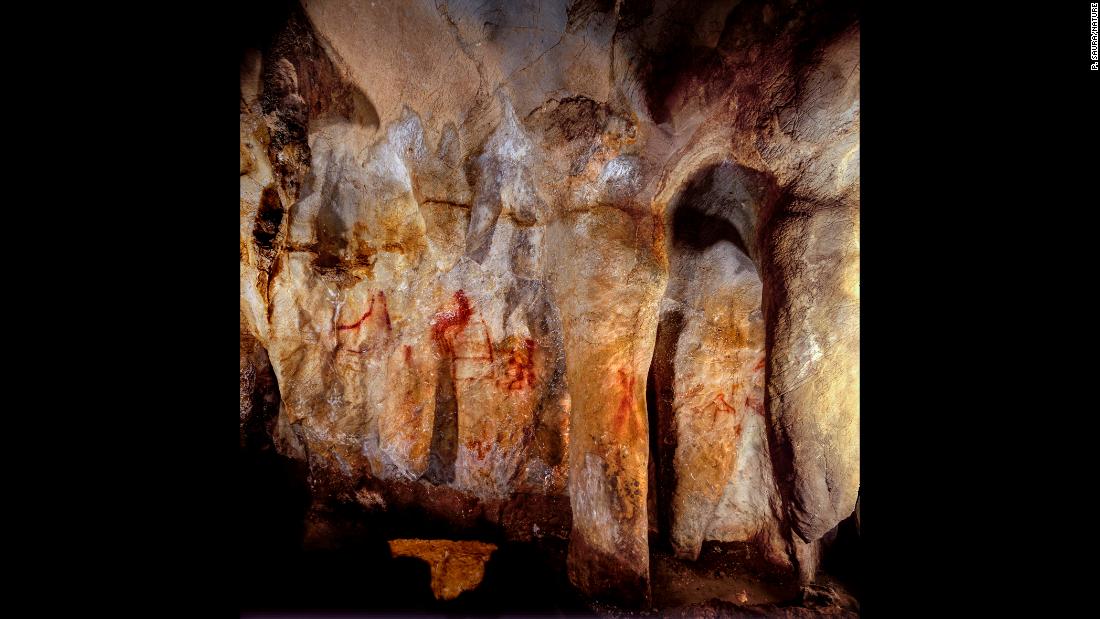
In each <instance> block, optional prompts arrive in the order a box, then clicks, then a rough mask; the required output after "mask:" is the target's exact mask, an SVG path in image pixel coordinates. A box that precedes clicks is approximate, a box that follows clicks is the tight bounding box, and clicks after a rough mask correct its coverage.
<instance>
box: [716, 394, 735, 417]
mask: <svg viewBox="0 0 1100 619" xmlns="http://www.w3.org/2000/svg"><path fill="white" fill-rule="evenodd" d="M720 412H722V413H732V412H734V410H733V407H732V406H730V405H729V404H727V403H726V396H725V395H723V394H721V393H719V394H718V395H717V396H715V397H714V414H713V415H712V419H711V422H712V423H713V422H715V421H718V413H720Z"/></svg>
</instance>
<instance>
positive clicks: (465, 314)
mask: <svg viewBox="0 0 1100 619" xmlns="http://www.w3.org/2000/svg"><path fill="white" fill-rule="evenodd" d="M454 298H455V304H456V305H457V307H456V308H454V309H447V310H443V311H442V312H439V313H438V314H436V315H435V317H434V318H432V338H433V339H435V341H436V342H437V343H438V344H439V347H440V348H441V349H443V350H444V351H446V352H447V353H448V354H454V346H453V345H452V343H451V338H450V337H448V335H450V336H451V337H453V336H454V333H455V332H456V331H461V330H462V329H465V328H466V325H467V324H469V322H470V316H473V314H474V311H473V310H472V309H470V299H468V298H467V297H466V293H465V292H464V291H462V290H459V291H458V292H456V293H455V297H454Z"/></svg>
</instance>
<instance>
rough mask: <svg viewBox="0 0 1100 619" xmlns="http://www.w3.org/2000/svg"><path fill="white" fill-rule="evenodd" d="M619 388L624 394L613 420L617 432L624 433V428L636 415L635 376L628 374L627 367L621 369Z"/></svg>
mask: <svg viewBox="0 0 1100 619" xmlns="http://www.w3.org/2000/svg"><path fill="white" fill-rule="evenodd" d="M619 389H620V390H621V391H622V395H621V396H620V397H619V407H618V408H617V409H616V410H615V416H614V418H613V420H612V421H613V424H614V425H613V427H614V430H615V433H616V434H622V432H623V428H624V427H626V424H627V422H628V421H630V419H631V418H632V417H633V415H634V376H633V375H630V374H627V372H626V370H625V369H620V370H619Z"/></svg>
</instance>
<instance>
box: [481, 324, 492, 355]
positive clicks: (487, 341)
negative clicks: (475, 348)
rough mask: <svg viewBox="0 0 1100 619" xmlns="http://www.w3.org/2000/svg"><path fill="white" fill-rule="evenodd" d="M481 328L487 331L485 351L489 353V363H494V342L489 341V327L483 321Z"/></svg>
mask: <svg viewBox="0 0 1100 619" xmlns="http://www.w3.org/2000/svg"><path fill="white" fill-rule="evenodd" d="M481 326H482V328H484V329H485V350H487V351H489V363H493V341H492V340H491V339H489V325H487V324H485V320H484V319H483V320H482V321H481Z"/></svg>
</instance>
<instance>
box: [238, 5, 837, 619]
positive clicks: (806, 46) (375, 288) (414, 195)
mask: <svg viewBox="0 0 1100 619" xmlns="http://www.w3.org/2000/svg"><path fill="white" fill-rule="evenodd" d="M267 21H268V22H269V23H272V24H274V27H273V29H272V30H271V31H270V32H267V33H266V35H265V38H264V39H263V41H262V42H261V43H259V44H258V45H257V47H256V48H250V49H246V50H244V51H243V52H242V55H241V100H240V174H241V182H240V188H241V189H240V277H241V315H242V331H241V421H242V442H243V441H244V438H243V434H244V428H245V425H246V420H247V419H252V418H253V417H254V415H255V413H254V411H256V410H257V409H258V408H262V407H260V406H259V405H258V403H260V402H266V403H267V404H266V405H267V406H269V407H271V406H278V407H279V412H278V417H277V419H271V420H270V422H269V423H267V426H270V430H271V431H272V432H273V433H274V434H275V439H276V445H277V446H278V448H279V449H280V451H281V452H282V453H284V454H287V455H289V456H291V457H294V458H298V459H300V460H302V461H304V462H306V463H307V464H308V467H309V471H310V484H311V488H312V493H313V500H314V501H315V502H325V501H336V502H346V503H353V504H354V503H358V504H360V505H362V506H364V508H365V509H389V508H394V507H395V506H398V505H401V504H405V503H418V504H422V505H424V506H426V508H427V509H430V510H434V511H433V513H436V514H437V515H438V517H439V518H440V519H442V520H448V521H451V522H454V523H472V522H473V521H474V520H480V519H487V520H489V521H491V522H493V523H494V524H496V525H499V526H501V527H502V528H504V529H505V530H506V531H508V535H509V536H514V537H516V538H520V539H523V538H530V536H539V535H545V534H547V531H554V533H551V534H562V535H569V536H570V540H571V541H570V549H569V555H568V565H569V573H570V577H571V579H572V581H573V582H574V584H575V585H576V586H577V587H578V588H580V590H582V591H583V592H584V593H585V594H587V595H589V596H591V597H594V598H600V599H608V600H615V601H617V602H622V603H626V604H635V605H644V604H646V603H647V602H648V600H649V599H650V594H649V578H650V573H649V571H650V567H649V536H648V534H649V530H650V528H651V521H652V522H653V523H654V524H653V525H652V526H654V527H655V528H656V529H657V530H658V532H659V534H660V535H662V536H667V538H668V540H669V541H670V542H671V544H672V547H673V549H674V550H675V552H676V553H677V555H678V556H681V557H684V558H689V559H692V558H695V557H697V556H698V554H699V551H700V548H701V545H702V544H703V542H704V541H707V540H718V541H746V540H751V541H753V542H754V543H756V544H758V545H759V546H760V547H761V548H762V549H763V550H764V552H765V554H766V555H767V556H768V557H769V558H770V560H771V561H772V562H773V563H775V564H776V565H778V566H785V567H787V568H791V567H792V564H793V563H798V561H799V557H800V556H809V554H808V553H807V552H804V551H802V550H800V545H806V544H812V543H815V542H816V540H818V539H819V538H821V537H822V536H823V535H824V534H825V533H827V532H828V531H830V530H831V529H833V528H834V527H835V526H836V525H837V523H839V522H840V521H841V520H843V519H844V518H846V517H848V516H849V515H850V514H851V513H852V512H853V510H854V509H855V505H856V495H857V492H858V489H859V433H858V432H859V399H858V388H859V336H858V327H859V24H858V17H857V15H856V11H855V8H854V4H853V3H851V2H826V1H820V0H814V1H810V2H805V3H798V4H794V5H792V3H788V2H776V1H768V2H764V1H760V0H743V1H740V2H738V1H736V0H730V1H707V2H702V3H699V2H687V1H679V0H646V1H631V0H616V1H610V0H608V1H603V0H573V1H571V2H565V1H563V2H522V1H521V2H503V1H499V2H494V1H490V2H482V1H476V2H475V1H470V2H466V1H452V2H443V1H442V0H438V1H431V0H410V1H409V2H401V3H383V2H374V3H368V2H351V1H349V0H331V1H321V0H306V1H304V2H303V3H302V4H301V5H297V4H293V3H291V5H290V8H289V10H288V11H286V12H285V14H281V15H278V16H276V17H275V18H271V19H268V20H267ZM267 368H270V369H269V370H268V369H267ZM265 372H268V373H270V375H271V376H273V378H274V380H272V381H268V382H270V383H272V384H267V383H265V382H264V381H262V380H258V379H257V378H256V377H257V376H263V375H265ZM257 384H259V387H257ZM647 391H648V393H647ZM255 394H259V395H255ZM261 417H262V415H261ZM265 427H266V426H265ZM651 441H652V442H653V445H652V446H651ZM651 465H652V468H653V473H652V474H651V471H650V469H651ZM651 485H653V486H655V487H651ZM654 510H656V512H657V513H651V512H652V511H654ZM539 523H542V524H541V525H540V524H539ZM563 523H564V524H563ZM528 525H530V526H528ZM536 529H537V530H536ZM559 532H560V533H559ZM802 567H803V570H802V571H803V573H804V574H805V575H806V578H807V579H812V577H813V570H812V569H810V570H807V569H805V568H806V566H802Z"/></svg>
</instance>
